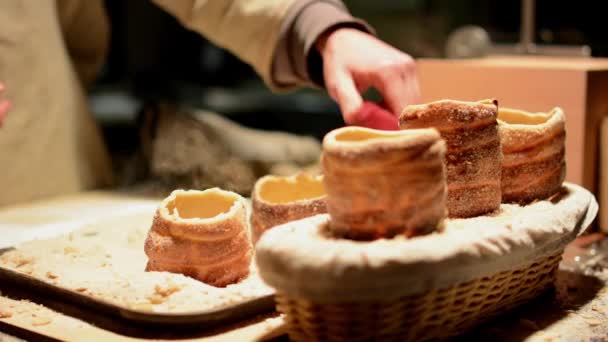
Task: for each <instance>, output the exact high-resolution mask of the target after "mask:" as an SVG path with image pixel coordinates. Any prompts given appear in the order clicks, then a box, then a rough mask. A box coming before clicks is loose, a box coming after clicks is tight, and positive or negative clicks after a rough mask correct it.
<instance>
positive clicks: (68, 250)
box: [63, 246, 80, 254]
mask: <svg viewBox="0 0 608 342" xmlns="http://www.w3.org/2000/svg"><path fill="white" fill-rule="evenodd" d="M78 252H80V250H79V249H78V248H76V247H74V246H66V247H64V248H63V253H64V254H71V253H78Z"/></svg>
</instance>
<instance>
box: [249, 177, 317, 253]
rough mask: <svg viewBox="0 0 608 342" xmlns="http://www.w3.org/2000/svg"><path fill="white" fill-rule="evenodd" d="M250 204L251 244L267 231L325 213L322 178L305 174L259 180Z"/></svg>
mask: <svg viewBox="0 0 608 342" xmlns="http://www.w3.org/2000/svg"><path fill="white" fill-rule="evenodd" d="M251 201H252V212H251V218H250V222H251V231H252V236H253V242H254V244H255V242H256V241H257V240H258V239H259V238H260V236H261V235H262V233H264V231H266V230H267V229H270V228H272V227H274V226H278V225H280V224H283V223H287V222H290V221H295V220H299V219H303V218H305V217H309V216H313V215H317V214H322V213H326V212H327V209H326V206H325V189H324V188H323V181H322V177H321V176H316V177H313V176H310V175H308V174H305V173H299V174H297V175H295V176H291V177H279V176H265V177H262V178H260V179H259V180H258V181H257V182H256V183H255V186H254V188H253V193H252V194H251Z"/></svg>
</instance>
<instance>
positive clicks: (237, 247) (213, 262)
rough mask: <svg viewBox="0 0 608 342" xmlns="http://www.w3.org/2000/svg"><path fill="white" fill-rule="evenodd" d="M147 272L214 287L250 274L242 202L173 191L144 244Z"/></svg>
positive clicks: (220, 194) (232, 196)
mask: <svg viewBox="0 0 608 342" xmlns="http://www.w3.org/2000/svg"><path fill="white" fill-rule="evenodd" d="M144 249H145V252H146V254H147V255H148V265H147V267H146V271H166V272H172V273H181V274H184V275H187V276H189V277H192V278H194V279H198V280H200V281H202V282H204V283H207V284H209V285H214V286H226V285H228V284H231V283H235V282H238V281H239V280H241V279H243V278H245V277H246V276H247V275H248V274H249V267H250V263H251V256H252V247H251V241H250V239H249V234H248V230H247V224H246V211H245V201H244V199H243V198H242V197H241V196H239V195H238V194H236V193H233V192H229V191H224V190H220V189H218V188H212V189H208V190H205V191H196V190H189V191H184V190H175V191H173V192H172V193H171V195H170V196H169V197H167V198H166V199H165V200H163V201H162V202H161V205H160V207H159V208H158V210H157V211H156V215H155V216H154V221H153V222H152V227H151V228H150V231H149V233H148V237H147V239H146V243H145V247H144Z"/></svg>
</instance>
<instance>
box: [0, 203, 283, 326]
mask: <svg viewBox="0 0 608 342" xmlns="http://www.w3.org/2000/svg"><path fill="white" fill-rule="evenodd" d="M154 209H155V206H153V205H150V206H142V207H141V208H139V209H138V210H133V211H129V212H127V213H121V214H119V215H108V216H107V217H102V218H98V219H96V220H93V221H91V220H89V221H88V222H86V224H76V225H75V226H74V227H68V228H65V227H62V228H61V232H62V234H64V235H62V236H64V237H56V238H51V239H47V240H39V241H33V242H32V241H30V242H26V243H25V245H24V246H25V247H24V250H26V251H27V248H28V245H27V244H29V243H34V244H36V245H32V246H29V248H30V249H32V248H35V249H36V250H37V251H40V250H41V249H43V248H44V247H40V246H45V242H46V241H49V246H52V247H48V248H49V252H48V253H49V258H51V257H50V255H52V254H51V252H50V249H55V250H56V249H57V248H58V247H57V246H58V245H57V244H55V245H51V243H52V242H54V241H60V240H61V239H65V237H67V236H69V234H75V233H78V232H79V231H80V230H83V229H91V227H92V226H93V227H107V229H108V230H111V229H114V230H115V231H117V232H118V231H122V228H121V226H120V225H123V226H125V227H128V226H129V225H131V224H134V225H139V226H138V227H139V228H138V229H139V230H140V235H141V231H143V230H144V229H146V230H147V227H149V222H151V220H152V216H153V213H154ZM54 225H55V226H56V224H54ZM87 227H88V228H87ZM99 231H100V232H101V233H100V235H101V234H102V233H103V232H104V228H99ZM66 232H71V233H66ZM103 234H105V233H103ZM117 235H118V236H117V237H116V238H117V239H120V238H123V239H125V238H126V237H125V236H124V235H122V236H120V235H119V234H117ZM140 238H141V237H140ZM66 241H67V240H66ZM75 241H78V240H75ZM108 243H109V244H113V243H117V242H115V241H111V240H109V241H108ZM135 245H138V244H135ZM59 246H61V245H59ZM75 246H80V245H75ZM134 248H135V247H134ZM15 250H18V247H17V248H14V247H13V248H4V249H0V291H1V292H2V294H4V295H8V296H10V297H14V298H20V299H23V298H25V299H30V300H33V301H35V302H38V303H41V304H44V305H47V306H48V307H51V308H53V309H56V310H58V311H63V312H65V311H66V309H65V308H64V306H63V305H62V304H63V303H65V304H66V305H67V306H72V307H73V308H72V309H71V310H72V311H82V312H83V313H85V312H86V313H87V314H86V316H87V320H90V319H89V318H91V319H93V320H95V316H100V317H97V318H99V319H100V320H103V319H107V318H108V316H109V317H112V318H113V319H120V320H123V321H125V322H128V323H130V324H138V325H142V324H143V325H147V326H159V325H161V326H167V325H179V326H188V325H191V326H196V327H197V328H198V329H200V328H206V327H209V328H211V327H215V326H218V325H222V324H228V323H231V322H236V321H240V320H243V319H245V318H248V317H252V316H255V315H259V314H265V313H270V312H273V311H274V298H273V297H274V293H273V291H271V290H269V291H258V292H254V293H257V294H258V295H248V296H243V297H242V298H239V299H235V300H232V301H230V303H229V304H227V305H223V304H222V305H217V306H216V305H213V306H212V307H208V308H200V309H199V310H187V311H180V312H175V313H173V312H152V311H148V310H138V309H137V308H133V307H129V306H128V305H121V304H119V303H117V302H114V301H109V300H104V299H103V298H96V297H94V296H91V295H89V294H86V293H81V292H78V291H76V290H74V289H73V288H68V287H66V286H63V284H53V283H51V282H50V281H49V279H45V278H44V277H43V276H41V275H40V273H39V272H37V274H36V273H35V275H36V276H32V275H28V274H27V272H23V270H20V271H16V270H14V269H12V268H11V267H8V266H9V264H8V263H7V262H6V260H4V261H2V259H1V257H2V256H3V255H6V253H10V252H11V251H15ZM36 253H38V254H37V255H38V256H39V255H44V253H45V252H36ZM40 253H42V254H40ZM83 253H84V252H83ZM137 253H139V248H138V249H137ZM141 253H143V249H142V251H141ZM55 257H60V256H57V255H55ZM39 259H41V260H43V259H46V258H45V257H39ZM123 259H124V257H123ZM48 260H51V261H49V262H48V264H47V265H46V266H49V265H51V266H52V265H53V264H52V260H53V259H48ZM120 262H124V260H123V261H120ZM139 266H141V265H139V264H137V267H138V269H140V267H139ZM41 268H42V267H41ZM141 269H142V271H141V273H142V274H144V272H143V268H141ZM41 272H43V271H41ZM56 272H57V273H60V274H61V268H60V267H58V268H57V271H56ZM94 273H97V272H96V271H95V270H93V271H92V272H91V273H90V274H94ZM87 274H88V273H87ZM85 277H86V276H85ZM253 277H256V278H257V275H254V276H253ZM186 280H187V281H188V282H192V281H193V280H192V279H186ZM257 280H258V281H260V282H261V280H259V278H257ZM106 281H107V280H106ZM178 281H182V282H183V281H185V280H184V278H179V279H178ZM252 281H254V280H252ZM100 286H101V285H100ZM133 286H136V285H133ZM222 290H224V289H217V288H214V290H213V291H215V292H213V293H217V291H222ZM261 292H264V293H261ZM230 293H231V292H227V295H230ZM201 296H203V295H202V294H201ZM67 311H70V309H67ZM68 314H69V313H68ZM101 316H106V317H101Z"/></svg>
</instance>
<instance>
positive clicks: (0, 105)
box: [0, 83, 11, 128]
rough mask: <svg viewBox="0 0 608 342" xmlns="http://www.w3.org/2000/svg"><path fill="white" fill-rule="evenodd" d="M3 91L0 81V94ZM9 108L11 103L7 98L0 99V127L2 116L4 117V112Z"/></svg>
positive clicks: (0, 125) (2, 120) (0, 126)
mask: <svg viewBox="0 0 608 342" xmlns="http://www.w3.org/2000/svg"><path fill="white" fill-rule="evenodd" d="M3 91H4V84H2V83H0V94H2V92H3ZM10 109H11V103H10V101H8V100H0V128H2V123H3V122H4V118H6V114H7V113H8V111H9V110H10Z"/></svg>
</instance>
